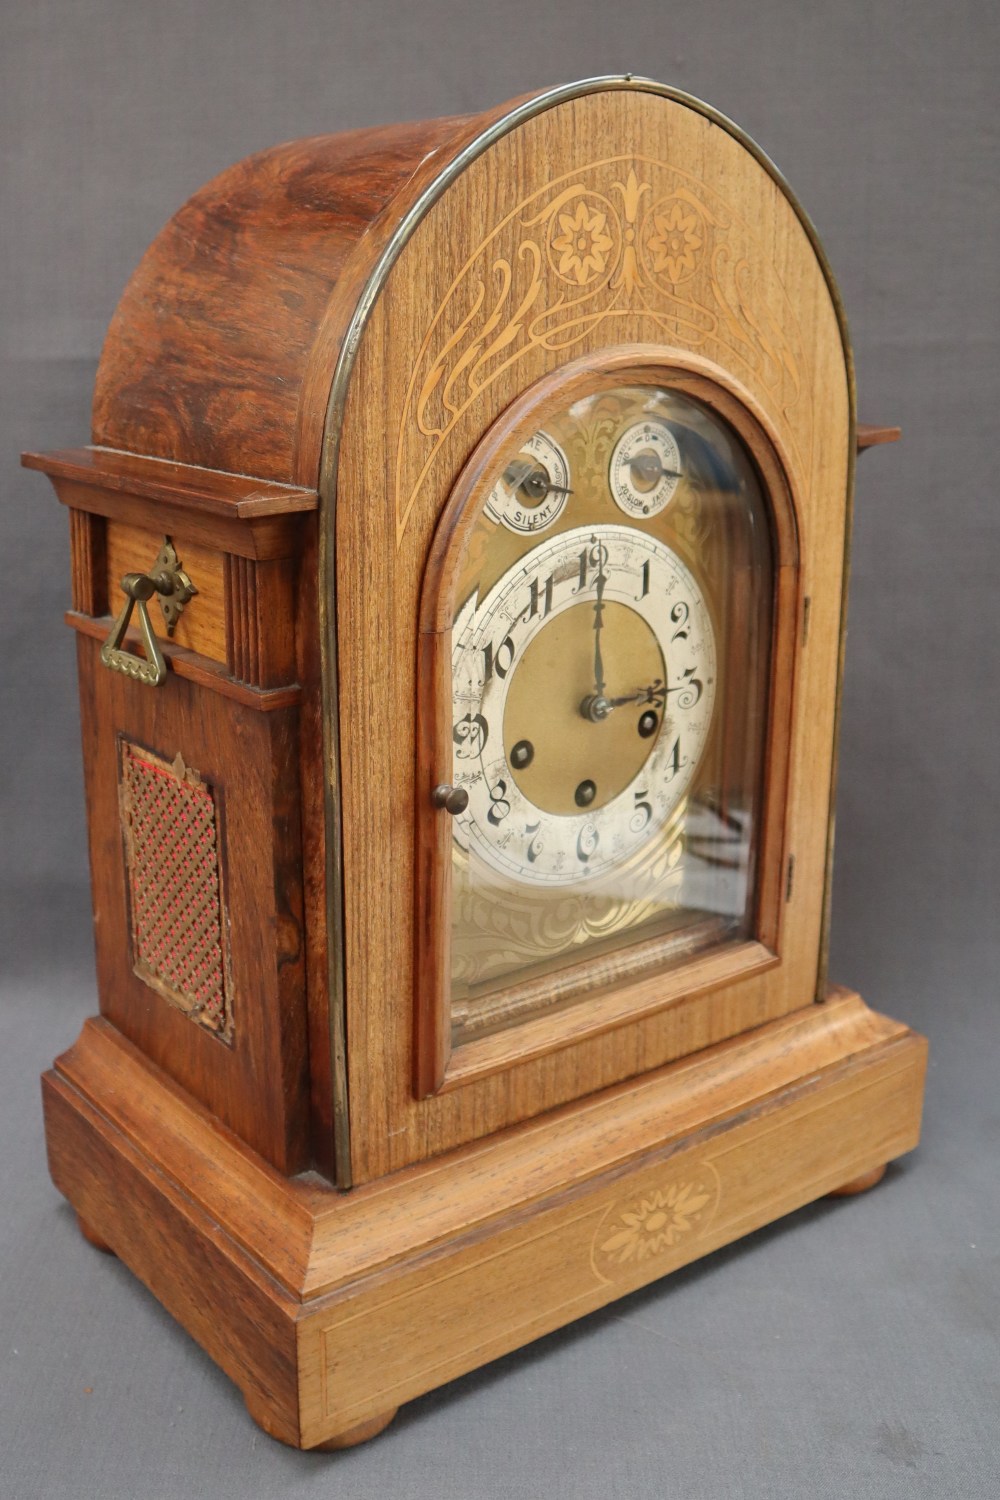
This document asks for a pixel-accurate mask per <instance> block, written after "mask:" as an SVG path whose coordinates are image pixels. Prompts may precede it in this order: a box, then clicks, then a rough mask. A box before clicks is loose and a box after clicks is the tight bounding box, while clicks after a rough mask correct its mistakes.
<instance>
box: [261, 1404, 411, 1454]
mask: <svg viewBox="0 0 1000 1500" xmlns="http://www.w3.org/2000/svg"><path fill="white" fill-rule="evenodd" d="M243 1400H244V1401H245V1403H246V1408H247V1411H248V1412H249V1413H250V1416H251V1417H252V1418H253V1420H254V1421H255V1422H256V1424H257V1426H258V1427H259V1428H260V1429H261V1430H262V1431H263V1432H266V1433H267V1435H268V1437H271V1438H274V1440H275V1442H278V1443H285V1444H286V1445H287V1446H288V1447H289V1448H299V1447H301V1444H300V1443H299V1442H298V1440H297V1435H296V1431H295V1429H294V1428H293V1429H291V1430H290V1429H289V1427H288V1425H286V1418H285V1415H284V1414H283V1413H282V1412H281V1411H279V1410H275V1409H272V1408H271V1407H268V1406H264V1405H263V1404H262V1403H261V1401H260V1400H259V1398H258V1397H257V1396H256V1395H255V1394H254V1393H253V1392H252V1391H251V1392H249V1393H248V1392H247V1391H244V1392H243ZM398 1410H399V1407H398V1406H393V1407H391V1408H390V1410H389V1411H385V1412H380V1413H379V1415H378V1416H377V1417H369V1418H368V1420H367V1421H366V1422H358V1423H357V1424H356V1425H355V1426H354V1427H345V1428H344V1431H343V1432H338V1433H336V1434H335V1435H334V1436H333V1437H329V1438H327V1439H326V1441H325V1442H323V1443H315V1444H314V1445H313V1447H312V1448H310V1449H309V1452H310V1453H334V1452H335V1451H336V1450H337V1449H338V1448H354V1447H356V1446H357V1444H358V1443H367V1441H368V1439H369V1438H373V1437H378V1435H379V1433H380V1432H383V1431H384V1430H385V1428H386V1427H388V1425H389V1423H390V1422H391V1421H392V1419H393V1417H394V1416H395V1415H396V1413H397V1411H398ZM293 1420H294V1418H293Z"/></svg>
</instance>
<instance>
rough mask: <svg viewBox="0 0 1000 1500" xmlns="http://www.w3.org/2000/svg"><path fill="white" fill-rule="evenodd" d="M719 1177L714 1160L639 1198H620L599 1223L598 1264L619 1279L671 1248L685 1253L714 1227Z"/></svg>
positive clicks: (605, 1274)
mask: <svg viewBox="0 0 1000 1500" xmlns="http://www.w3.org/2000/svg"><path fill="white" fill-rule="evenodd" d="M719 1193H720V1186H719V1179H718V1174H717V1173H716V1171H715V1168H714V1167H713V1166H712V1165H711V1164H710V1163H708V1162H703V1163H702V1164H701V1166H700V1167H698V1168H697V1169H696V1170H695V1171H693V1172H691V1173H690V1175H688V1176H685V1177H678V1178H676V1179H674V1180H670V1179H668V1180H666V1181H662V1182H660V1183H659V1184H657V1185H654V1186H650V1187H649V1188H647V1190H646V1191H645V1192H644V1193H642V1194H640V1195H639V1196H637V1197H634V1198H632V1199H626V1200H624V1201H623V1202H622V1201H619V1202H618V1203H617V1204H615V1205H614V1206H613V1207H612V1208H611V1209H610V1210H609V1212H608V1213H607V1214H605V1216H604V1218H603V1219H602V1221H601V1223H600V1224H599V1225H598V1228H597V1232H596V1233H595V1235H594V1241H593V1252H592V1253H593V1263H594V1268H595V1270H596V1271H597V1272H598V1274H599V1275H601V1276H603V1277H610V1278H615V1277H618V1276H628V1275H629V1273H630V1272H631V1271H633V1270H638V1269H640V1268H641V1267H642V1266H644V1265H647V1264H650V1263H651V1262H653V1261H655V1260H659V1259H668V1260H669V1259H670V1252H671V1251H674V1250H677V1251H678V1253H680V1254H682V1253H683V1252H682V1250H681V1249H680V1248H679V1247H682V1246H683V1244H684V1242H685V1241H686V1240H689V1239H696V1238H697V1237H698V1236H699V1235H701V1234H702V1233H703V1232H704V1231H705V1230H706V1229H707V1228H708V1226H709V1223H710V1222H711V1220H712V1218H713V1216H714V1214H715V1210H716V1208H717V1206H718V1203H719Z"/></svg>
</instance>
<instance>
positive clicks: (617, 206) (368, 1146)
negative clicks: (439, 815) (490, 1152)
mask: <svg viewBox="0 0 1000 1500" xmlns="http://www.w3.org/2000/svg"><path fill="white" fill-rule="evenodd" d="M623 349H641V350H642V351H643V355H644V357H645V358H650V359H651V358H654V357H656V356H657V354H659V355H662V359H663V362H664V364H667V365H672V366H681V367H687V368H690V369H692V370H700V371H702V372H704V371H706V370H712V371H715V372H717V374H718V377H719V379H720V380H721V381H723V382H725V383H727V384H728V386H729V388H730V390H731V391H735V392H741V391H742V392H744V393H745V395H746V399H747V401H748V402H749V403H751V404H752V405H753V407H754V409H755V412H756V413H757V415H758V417H759V419H760V420H761V422H762V424H764V425H765V426H766V428H767V429H768V431H769V432H770V434H771V436H772V437H773V441H774V444H775V447H776V449H777V451H779V452H780V453H781V455H782V458H783V462H784V466H785V469H786V471H787V476H788V481H789V485H790V489H791V492H792V497H793V502H794V507H795V514H796V524H797V529H798V537H799V547H800V555H799V577H798V580H797V583H798V587H799V590H800V596H801V597H800V599H799V601H798V602H797V603H796V609H798V608H799V604H800V603H801V604H804V601H805V600H806V599H808V618H809V630H808V636H806V635H805V632H804V631H803V630H801V629H796V631H795V632H794V638H793V640H792V646H793V649H794V657H793V656H791V655H789V656H788V657H787V659H785V660H783V661H782V662H780V663H779V664H778V668H777V670H778V671H779V672H782V673H785V674H787V677H788V679H789V681H791V680H792V679H794V685H795V689H794V701H793V702H791V703H790V705H789V707H788V709H787V710H786V717H787V727H786V736H785V738H786V742H787V746H788V754H789V761H790V766H791V772H790V777H789V787H788V795H787V803H786V807H785V817H784V829H785V839H784V845H783V848H782V851H781V870H780V874H781V877H782V880H783V881H784V882H785V884H786V885H787V890H788V900H787V903H786V905H785V908H784V911H783V916H782V934H781V948H780V962H779V963H776V964H772V965H771V966H770V967H769V968H768V969H767V970H766V972H762V973H760V974H756V975H753V976H750V977H749V978H746V979H744V980H743V981H741V982H740V984H739V985H738V986H726V985H722V986H721V987H719V988H716V989H714V990H713V991H712V992H710V993H708V994H701V995H700V996H698V997H697V1000H696V1001H692V1002H691V1003H687V1002H686V1000H685V998H684V997H683V996H681V997H679V998H677V999H674V1000H672V1001H671V1003H670V1004H669V1005H666V1006H665V1007H664V1008H663V1009H660V1010H658V1011H656V1012H655V1013H653V1014H649V1015H645V1016H644V1017H643V1018H642V1019H641V1020H625V1021H623V1022H622V1024H620V1025H616V1026H615V1027H613V1028H611V1029H609V1030H607V1031H605V1032H604V1033H603V1034H601V1035H595V1036H589V1037H586V1038H583V1039H578V1040H574V1039H573V1037H572V1034H571V1032H570V1033H568V1034H567V1035H566V1036H565V1037H564V1038H563V1039H562V1042H561V1044H560V1045H557V1046H554V1047H553V1049H552V1050H550V1051H548V1052H547V1053H546V1054H544V1055H541V1056H536V1057H533V1058H532V1059H530V1060H528V1061H525V1062H522V1063H519V1064H518V1065H516V1066H508V1067H503V1068H498V1069H497V1070H496V1071H495V1072H493V1073H491V1074H490V1075H489V1076H480V1077H476V1078H474V1079H470V1080H469V1081H468V1082H466V1083H464V1084H463V1086H460V1087H454V1088H451V1089H450V1090H448V1091H446V1092H444V1093H441V1094H437V1095H432V1096H431V1097H428V1098H425V1099H422V1100H420V1101H418V1100H417V1099H416V1098H415V1096H414V1092H413V1086H412V1080H413V1071H414V1027H413V1015H414V995H415V990H416V988H417V987H418V986H419V985H420V984H421V975H420V974H419V973H416V972H415V965H414V960H413V952H414V930H413V924H414V918H413V913H414V838H415V827H416V811H415V807H414V762H415V758H416V756H417V752H418V747H417V743H416V713H415V705H416V702H417V698H418V695H419V694H421V693H426V691H427V690H428V685H427V683H426V682H425V681H423V680H422V679H421V676H420V673H419V669H418V657H417V624H418V616H419V603H420V591H421V583H422V579H423V577H424V573H425V568H426V565H427V560H428V556H429V554H430V552H431V548H432V546H433V540H434V535H435V530H436V528H437V526H438V522H439V519H440V516H441V513H442V510H443V508H444V506H445V504H446V502H447V498H448V496H449V494H450V493H451V491H452V489H453V487H454V485H455V482H456V479H457V477H458V475H459V473H460V472H461V470H462V468H463V467H464V465H465V464H466V463H467V461H468V459H469V455H470V454H471V452H472V451H473V449H474V448H475V447H476V444H477V443H478V442H479V440H480V439H481V438H482V436H483V434H484V432H485V431H486V430H487V429H488V428H489V427H490V426H491V425H492V424H493V423H494V422H496V421H497V419H498V418H499V417H500V416H501V414H502V413H503V412H504V411H505V410H506V409H507V408H508V407H509V406H510V405H511V403H512V402H514V401H516V400H517V399H518V398H519V397H520V396H521V395H522V394H523V393H524V392H525V391H526V390H527V389H528V388H529V387H531V386H532V385H534V384H535V382H538V381H540V380H542V379H544V378H545V377H551V376H553V374H554V372H557V371H559V370H560V369H561V368H563V367H564V366H566V365H567V364H568V363H569V362H571V361H574V360H577V361H578V360H582V359H588V358H593V359H595V360H600V358H601V357H602V356H603V355H604V354H605V353H610V354H613V353H614V352H615V351H618V352H620V351H622V350H623ZM851 428H852V410H851V391H850V380H849V372H848V369H847V364H846V356H845V350H844V345H843V340H842V335H841V330H840V326H839V323H838V318H837V310H836V308H835V306H834V303H833V300H832V296H831V292H830V288H829V285H828V282H827V279H826V276H825V274H824V270H823V267H822V265H821V263H820V261H819V259H818V257H817V254H816V251H815V248H814V246H813V244H812V242H811V241H810V239H809V236H808V235H807V233H806V231H805V229H804V228H803V225H802V221H801V219H800V218H799V216H798V213H797V211H796V209H795V207H794V205H793V204H792V203H791V202H790V201H789V199H788V198H787V197H786V195H785V193H784V191H783V190H782V188H781V187H780V186H779V184H778V183H777V182H776V181H775V179H774V177H773V176H772V175H771V174H770V173H769V172H768V171H767V170H766V168H765V167H764V166H763V165H762V164H761V163H760V161H759V160H758V159H757V157H756V156H755V155H753V154H752V153H751V152H750V151H749V150H748V149H747V147H746V146H745V145H744V144H743V143H742V142H741V141H739V140H738V139H737V138H736V136H735V135H734V134H731V133H729V132H728V131H726V130H725V129H722V128H720V127H719V125H718V124H717V123H715V122H714V121H710V120H709V119H708V118H707V117H706V116H705V115H703V114H701V113H700V112H699V111H698V110H696V109H694V108H692V107H690V106H688V105H686V104H684V103H682V102H680V101H677V100H674V99H670V98H667V97H663V96H662V95H658V94H655V93H651V92H646V91H644V90H643V89H642V88H641V87H637V88H635V89H634V90H632V89H617V90H613V91H612V90H609V91H607V92H601V93H596V94H591V95H587V96H584V97H580V98H577V99H573V100H570V101H567V102H564V103H561V104H559V105H557V106H555V107H552V108H549V109H546V110H545V111H544V112H542V113H540V114H538V115H536V116H535V117H534V118H530V119H528V120H526V121H525V122H524V123H522V124H520V125H518V126H517V128H516V129H514V130H512V131H511V132H510V133H509V134H507V135H504V136H501V138H500V139H499V140H497V141H495V142H494V143H493V144H492V145H491V146H490V147H489V148H488V149H487V150H486V151H484V152H483V154H482V155H480V156H479V157H477V158H476V159H474V160H472V161H471V162H470V164H469V165H468V166H467V167H466V169H465V170H464V172H462V173H461V174H460V175H459V176H458V177H457V178H456V180H455V181H454V182H452V183H451V184H450V186H448V187H447V188H446V190H445V191H444V192H443V193H442V194H441V196H440V197H439V199H438V200H437V201H436V202H435V203H434V205H433V206H432V207H431V208H430V210H429V211H428V213H427V214H426V216H425V217H424V218H423V219H422V221H421V222H420V223H419V224H418V225H417V227H416V229H415V231H414V232H413V234H412V235H411V237H410V239H409V240H408V241H407V243H406V244H405V246H404V247H403V249H402V251H401V253H400V255H399V258H398V259H397V261H396V262H395V264H394V266H393V268H392V270H391V272H390V273H389V276H388V278H387V281H386V283H385V286H384V288H383V290H382V292H381V294H380V296H379V298H378V299H377V301H376V302H375V305H374V307H373V309H372V312H371V314H370V317H369V319H368V322H367V324H366V326H365V330H364V334H363V338H362V340H361V344H360V348H359V351H358V357H357V361H356V364H355V367H354V371H353V375H352V379H351V384H350V388H349V390H348V395H347V403H346V409H345V414H344V422H343V428H342V433H341V440H340V447H339V455H338V460H337V463H338V467H337V473H336V494H337V498H336V513H335V524H336V610H337V637H338V681H337V690H336V691H337V704H338V712H339V732H340V767H339V773H340V788H341V797H342V805H341V812H342V826H343V871H344V890H345V911H344V950H345V981H346V984H345V990H346V1035H347V1049H348V1051H347V1068H348V1084H349V1094H350V1100H351V1106H350V1123H351V1154H352V1166H353V1174H354V1179H355V1180H356V1181H363V1180H367V1179H369V1178H371V1177H375V1176H378V1175H381V1174H382V1173H384V1172H387V1171H391V1170H394V1169H396V1168H398V1167H400V1166H403V1165H405V1164H406V1163H408V1162H412V1161H414V1160H419V1159H421V1158H423V1157H426V1156H429V1155H433V1154H435V1153H437V1152H439V1151H442V1150H446V1149H448V1148H450V1147H452V1146H455V1145H457V1144H460V1143H461V1142H463V1141H467V1140H469V1139H472V1138H476V1137H478V1136H481V1135H483V1134H485V1133H487V1132H489V1131H492V1130H496V1129H499V1128H501V1127H503V1126H505V1125H508V1124H511V1123H514V1122H516V1121H518V1120H523V1119H525V1118H529V1117H531V1116H532V1115H535V1114H537V1113H539V1112H540V1111H542V1110H545V1109H549V1108H552V1107H554V1106H556V1105H558V1104H561V1103H564V1102H566V1101H568V1100H570V1099H573V1098H576V1097H579V1096H580V1095H582V1094H585V1093H589V1092H592V1091H593V1090H596V1089H599V1088H603V1087H606V1086H608V1085H610V1084H612V1083H614V1082H617V1081H620V1080H621V1079H624V1078H627V1077H630V1076H634V1075H636V1074H638V1073H641V1072H644V1071H647V1070H649V1069H651V1068H654V1067H657V1066H659V1065H661V1064H663V1063H665V1062H667V1061H670V1060H672V1059H674V1058H676V1057H678V1056H681V1055H685V1054H687V1053H690V1052H692V1051H696V1050H698V1049H700V1048H702V1047H705V1046H707V1045H710V1044H711V1043H713V1042H716V1041H719V1040H721V1039H723V1038H725V1037H727V1036H731V1035H733V1034H735V1033H737V1032H740V1031H743V1030H746V1029H748V1028H749V1027H752V1026H755V1025H758V1024H760V1023H761V1022H763V1021H765V1020H767V1019H770V1018H772V1017H775V1016H778V1015H781V1014H784V1013H786V1012H788V1011H790V1010H793V1009H795V1008H797V1007H800V1006H803V1005H807V1004H809V1003H811V1002H812V1000H813V998H814V995H815V988H816V981H817V969H818V962H819V947H820V934H821V926H822V916H823V883H824V867H825V854H826V841H827V831H828V826H829V813H830V783H831V774H832V755H833V741H834V713H835V701H836V689H837V675H838V659H839V624H840V614H841V602H842V591H843V561H844V541H845V533H846V523H847V507H848V485H849V479H850V463H849V453H850V441H851ZM791 859H794V880H791V879H786V875H787V872H788V870H789V868H790V867H789V860H791Z"/></svg>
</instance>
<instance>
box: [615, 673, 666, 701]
mask: <svg viewBox="0 0 1000 1500" xmlns="http://www.w3.org/2000/svg"><path fill="white" fill-rule="evenodd" d="M666 696H667V695H666V692H665V691H664V686H663V683H662V682H661V681H660V679H659V678H657V679H656V681H655V682H652V683H650V685H649V687H642V688H637V689H636V691H635V692H634V693H626V694H625V696H624V697H623V698H608V699H607V700H606V701H607V705H608V707H609V708H623V707H624V706H625V704H626V703H652V704H653V705H654V706H655V707H657V708H662V707H663V704H664V702H665V701H666Z"/></svg>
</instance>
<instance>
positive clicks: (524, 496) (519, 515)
mask: <svg viewBox="0 0 1000 1500" xmlns="http://www.w3.org/2000/svg"><path fill="white" fill-rule="evenodd" d="M569 494H570V489H569V464H568V463H567V461H566V455H565V453H564V452H563V451H562V449H561V448H560V447H559V445H558V443H555V442H553V440H552V439H551V438H550V437H549V436H548V434H547V433H545V432H536V433H535V434H534V436H533V437H530V438H529V439H528V441H527V442H526V443H525V445H524V447H523V448H522V449H521V451H520V452H519V453H518V454H516V455H515V457H514V458H513V459H511V461H510V463H509V464H507V466H506V468H505V469H504V471H503V474H502V475H501V476H500V478H499V479H498V480H497V482H496V484H495V485H494V486H493V489H492V490H491V491H490V495H489V499H488V500H487V502H486V513H487V515H488V516H489V517H490V518H491V519H492V520H494V521H499V522H500V523H501V525H503V526H506V527H507V529H508V530H509V531H517V532H527V533H530V532H535V531H544V529H545V528H546V526H551V524H552V522H553V521H554V520H555V519H556V517H557V516H558V515H560V513H561V512H562V511H563V509H564V508H565V505H566V501H567V498H568V497H569Z"/></svg>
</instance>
